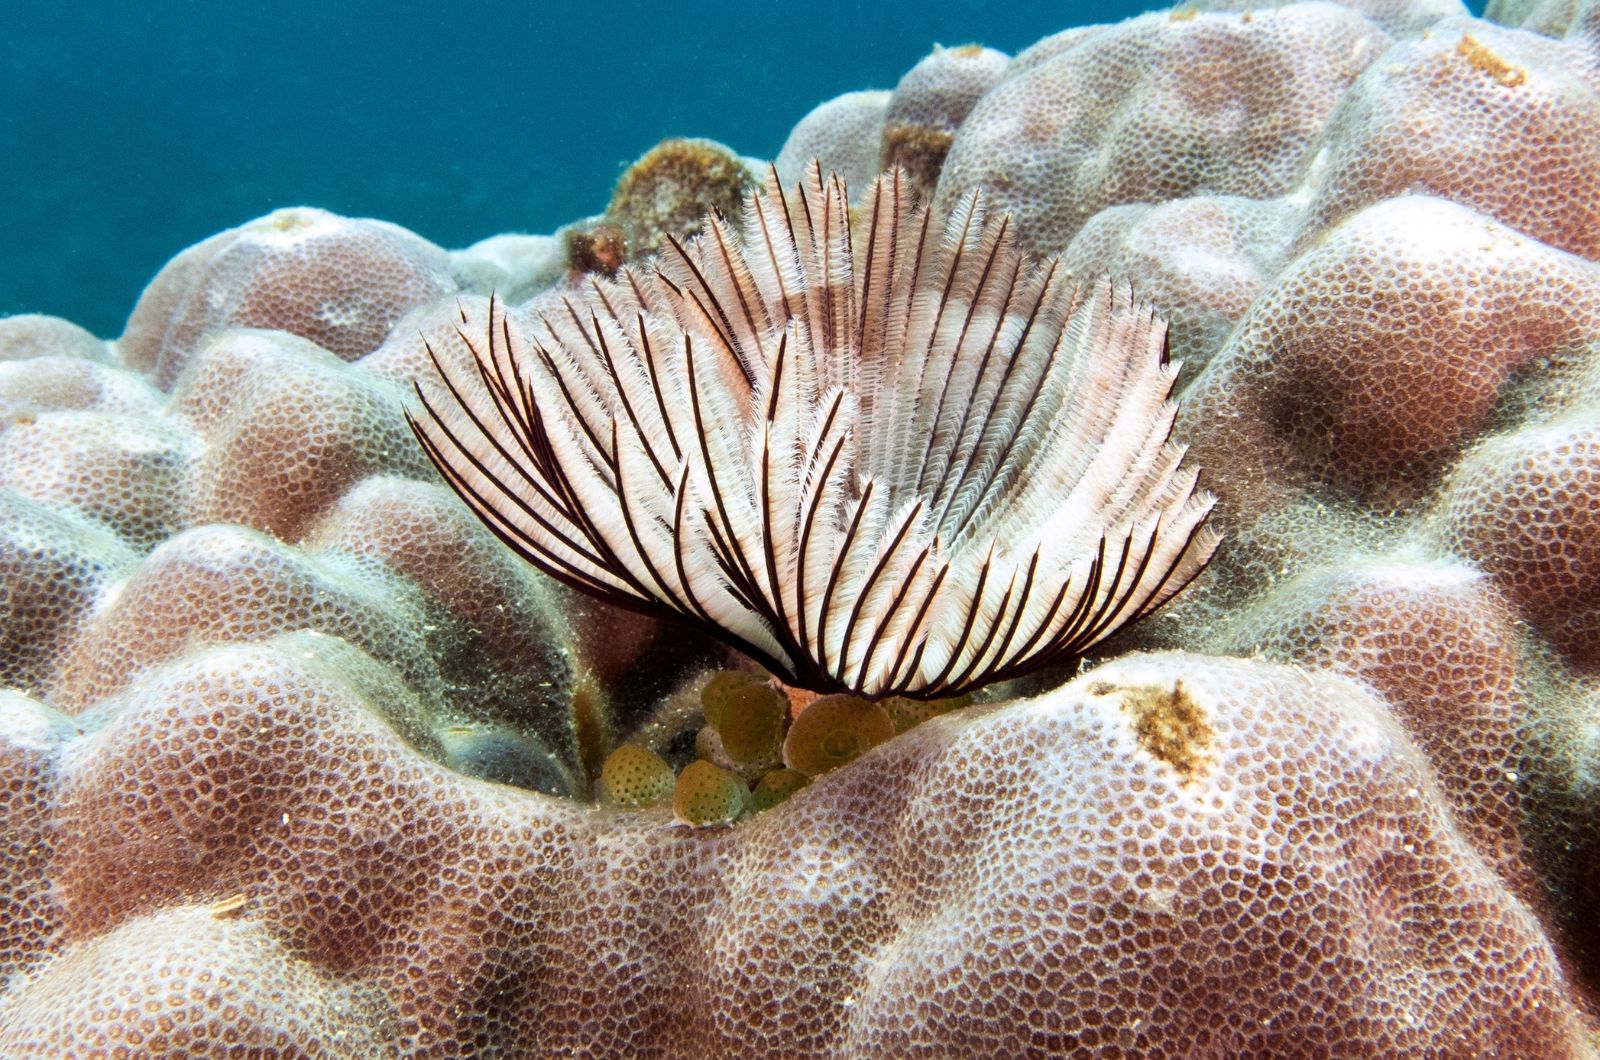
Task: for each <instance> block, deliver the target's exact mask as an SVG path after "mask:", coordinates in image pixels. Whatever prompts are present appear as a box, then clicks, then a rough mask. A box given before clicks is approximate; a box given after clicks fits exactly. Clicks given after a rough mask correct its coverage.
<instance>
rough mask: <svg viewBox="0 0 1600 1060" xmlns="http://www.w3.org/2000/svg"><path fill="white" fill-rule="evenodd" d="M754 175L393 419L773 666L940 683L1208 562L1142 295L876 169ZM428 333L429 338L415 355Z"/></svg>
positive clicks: (874, 692)
mask: <svg viewBox="0 0 1600 1060" xmlns="http://www.w3.org/2000/svg"><path fill="white" fill-rule="evenodd" d="M855 212H856V218H855V222H854V224H852V221H851V208H850V206H849V199H848V195H847V192H846V189H845V187H844V184H843V182H842V181H841V180H840V179H838V178H837V177H834V176H830V177H828V178H827V179H824V178H823V176H822V174H821V171H820V168H819V167H816V166H813V167H812V169H811V172H810V174H809V177H808V178H807V179H806V180H805V181H803V182H802V183H801V184H800V185H799V186H798V187H796V188H795V189H793V190H792V191H791V192H789V193H787V194H785V192H784V191H783V189H782V188H781V186H780V184H779V182H778V179H777V176H776V174H775V173H773V174H771V175H769V178H768V181H767V186H766V187H765V189H764V190H762V191H758V192H756V193H754V194H752V195H751V196H750V198H749V199H748V201H747V203H746V208H745V217H744V223H743V226H742V231H740V230H739V229H736V228H735V227H734V226H733V225H731V224H729V223H728V222H727V221H725V220H724V219H722V218H720V217H717V216H712V217H709V218H708V219H707V221H706V224H705V228H704V231H703V232H702V234H701V235H700V236H698V237H696V238H695V239H693V240H692V241H690V242H688V243H683V242H680V241H677V240H673V241H670V242H669V244H668V245H667V246H666V247H665V248H664V249H663V251H662V253H661V254H660V256H659V257H658V258H657V259H656V260H655V261H654V262H653V263H651V264H650V265H648V266H645V267H638V266H632V267H629V268H625V269H623V270H622V271H621V272H620V273H619V274H618V275H617V276H616V278H615V279H605V278H603V277H599V276H590V277H588V278H586V279H585V281H584V284H585V286H584V289H583V291H582V293H581V294H577V293H572V294H568V295H567V296H565V297H563V298H560V299H557V300H552V301H550V302H548V303H547V304H546V305H545V306H544V311H543V312H540V313H530V314H524V315H521V316H525V317H526V319H519V314H517V313H515V312H511V311H507V310H506V309H505V308H504V307H503V306H497V305H495V304H494V303H492V302H491V305H490V309H489V320H488V321H487V324H486V326H485V327H484V328H483V329H482V330H481V331H480V330H479V329H477V328H476V327H470V326H469V322H468V320H467V319H466V315H465V313H463V314H462V319H461V327H460V328H459V332H460V335H461V338H462V341H464V342H465V343H467V345H468V347H469V348H470V349H471V352H472V354H473V360H474V362H475V364H476V368H477V370H476V373H475V375H474V374H473V373H472V372H471V371H470V370H469V371H467V372H466V373H463V372H462V371H460V370H457V371H455V372H452V371H449V370H447V369H446V368H445V367H444V366H443V362H442V361H441V360H440V358H438V357H437V356H435V357H434V364H435V366H436V367H437V368H438V369H439V372H440V375H441V377H442V380H443V387H442V389H438V388H429V389H427V390H425V389H424V388H423V387H421V386H420V385H419V387H418V394H419V396H420V397H421V400H422V411H421V412H420V413H419V414H417V415H415V416H414V417H413V418H412V426H413V428H414V429H415V431H416V433H417V436H418V438H419V439H420V440H421V442H422V444H423V446H424V447H425V448H426V449H427V452H428V455H429V456H430V457H432V459H433V462H434V463H435V464H436V465H437V466H438V468H439V470H440V471H441V472H442V473H443V475H444V477H445V478H446V480H447V481H448V482H449V483H450V484H451V485H452V486H453V487H454V488H455V489H456V491H457V492H458V493H460V495H461V496H462V497H463V498H464V499H465V500H466V502H467V503H468V504H469V505H470V506H471V507H472V508H473V510H474V511H476V512H477V514H478V515H479V517H480V518H482V519H483V520H484V522H485V523H487V524H488V525H489V526H490V527H491V528H492V529H493V530H494V531H495V532H496V533H497V534H498V535H499V536H500V537H501V539H502V540H504V541H505V542H506V543H507V544H508V545H510V546H511V547H512V548H514V549H515V550H516V551H517V552H519V553H520V554H521V555H522V556H524V557H525V558H526V559H527V560H528V561H529V562H531V563H533V564H535V565H536V566H538V567H540V568H541V569H543V570H545V571H546V572H548V573H549V574H551V575H553V576H554V577H556V578H559V579H560V580H562V581H564V582H566V583H567V584H569V585H572V586H575V587H576V588H578V589H581V590H583V591H585V592H588V593H591V594H593V595H594V596H597V597H599V598H601V599H603V600H606V601H608V602H610V603H613V604H617V605H620V606H623V607H628V608H632V609H635V610H640V611H646V612H650V613H655V614H671V615H676V616H679V617H681V618H683V619H686V620H688V621H689V622H691V623H693V624H696V625H698V626H700V627H702V628H704V629H706V630H707V631H709V632H711V633H712V634H713V635H715V636H717V637H720V638H721V639H722V640H724V641H726V642H727V643H729V644H732V645H734V646H735V647H737V648H739V649H740V650H742V651H744V652H745V653H747V654H748V655H750V656H751V657H753V658H754V659H756V660H757V661H759V662H761V663H762V664H763V665H765V666H767V667H768V668H769V669H771V670H772V671H773V672H774V673H775V674H777V675H779V676H780V677H782V678H783V679H784V680H785V681H788V682H790V683H792V684H797V685H800V686H802V687H806V688H811V689H816V690H819V691H849V692H854V693H857V694H861V695H866V696H884V695H891V694H900V695H909V696H919V697H932V696H949V695H955V694H958V693H961V692H964V691H968V690H971V689H974V688H976V687H978V686H981V685H983V684H986V683H988V682H991V681H995V680H999V679H1003V678H1009V677H1015V676H1017V675H1020V674H1023V673H1026V672H1029V671H1031V670H1035V669H1037V668H1039V667H1043V666H1049V665H1052V664H1056V663H1060V662H1064V661H1067V660H1070V659H1073V658H1075V657H1077V656H1079V655H1081V654H1082V653H1083V652H1084V651H1085V650H1086V649H1087V648H1089V647H1090V646H1091V645H1093V644H1094V643H1096V642H1097V641H1099V640H1101V639H1102V638H1104V637H1105V636H1107V635H1108V634H1109V633H1111V632H1112V631H1113V630H1115V629H1116V628H1117V627H1119V626H1121V625H1123V624H1124V623H1127V622H1130V621H1133V620H1135V619H1138V618H1140V617H1142V616H1144V615H1147V614H1149V613H1150V612H1151V611H1152V610H1154V609H1155V608H1157V607H1159V606H1160V605H1161V604H1162V603H1163V602H1165V601H1166V600H1167V599H1169V598H1170V597H1171V596H1172V595H1173V594H1174V593H1176V592H1178V590H1180V589H1181V588H1182V587H1183V586H1184V585H1185V584H1187V583H1188V582H1189V581H1190V579H1192V578H1193V577H1194V576H1195V574H1197V573H1198V572H1199V570H1200V569H1201V568H1202V567H1203V566H1204V565H1205V563H1206V561H1207V560H1208V559H1209V558H1210V556H1211V553H1212V551H1213V550H1214V548H1215V547H1216V543H1217V535H1216V534H1215V533H1214V532H1213V531H1212V530H1211V529H1209V528H1208V527H1207V526H1206V525H1205V520H1206V516H1207V514H1208V512H1209V511H1210V507H1211V500H1210V497H1209V496H1208V495H1206V494H1204V493H1199V492H1197V491H1196V472H1195V471H1194V470H1193V469H1192V468H1186V467H1184V466H1182V458H1183V450H1182V448H1181V447H1179V446H1177V445H1174V444H1173V443H1171V442H1170V441H1169V435H1170V433H1171V429H1172V424H1173V419H1174V415H1175V406H1174V405H1173V403H1172V402H1171V401H1170V400H1169V395H1170V393H1171V390H1172V386H1173V382H1174V380H1175V378H1176V375H1177V366H1176V365H1175V364H1173V363H1171V362H1170V361H1169V358H1168V357H1167V354H1166V345H1165V337H1166V326H1165V323H1164V322H1163V321H1162V320H1161V319H1159V318H1158V317H1157V316H1156V315H1155V313H1154V312H1153V311H1152V310H1151V309H1149V308H1148V307H1146V306H1144V305H1141V304H1139V303H1138V302H1137V301H1136V300H1135V299H1134V297H1133V294H1132V292H1131V291H1129V290H1128V289H1126V288H1125V287H1122V286H1120V285H1117V284H1113V283H1111V282H1109V281H1099V282H1095V283H1090V284H1078V283H1076V282H1074V281H1073V280H1071V279H1070V278H1069V277H1067V276H1066V275H1065V274H1064V270H1063V269H1061V267H1060V266H1059V264H1058V263H1057V262H1056V261H1054V260H1050V261H1044V262H1033V261H1030V260H1029V259H1027V258H1026V257H1025V256H1024V254H1023V253H1022V252H1021V251H1020V250H1019V249H1018V247H1017V246H1016V244H1015V241H1014V238H1013V229H1012V224H1011V221H1010V218H1009V217H1007V216H1004V215H998V216H988V215H986V214H985V211H984V209H983V203H982V200H981V196H980V195H978V194H976V193H975V194H973V195H971V196H969V197H968V198H966V199H965V200H963V201H962V202H961V203H960V204H959V206H957V207H956V208H955V209H953V210H952V211H951V212H950V213H949V215H948V216H940V214H939V213H938V212H937V211H935V210H934V209H932V208H930V207H929V206H927V205H920V204H915V203H913V196H912V192H911V189H910V186H909V184H908V183H907V181H906V178H905V177H904V176H903V174H901V173H900V172H898V171H891V172H889V173H886V174H884V175H883V176H881V177H880V178H878V180H877V181H876V182H875V183H874V184H873V186H872V188H871V189H870V190H869V191H868V193H867V195H866V197H865V198H864V199H863V201H862V202H861V204H860V206H859V207H858V208H857V209H856V211H855ZM429 353H430V355H432V354H434V353H435V351H433V350H431V349H430V350H429Z"/></svg>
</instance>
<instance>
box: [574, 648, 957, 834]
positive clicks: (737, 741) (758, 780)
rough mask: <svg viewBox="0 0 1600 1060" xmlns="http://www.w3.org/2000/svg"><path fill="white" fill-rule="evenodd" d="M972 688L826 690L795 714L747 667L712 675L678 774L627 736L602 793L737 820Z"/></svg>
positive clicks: (683, 814)
mask: <svg viewBox="0 0 1600 1060" xmlns="http://www.w3.org/2000/svg"><path fill="white" fill-rule="evenodd" d="M970 701H971V697H969V696H959V697H956V698H953V699H940V700H929V701H926V702H923V701H918V700H911V699H905V698H903V697H900V696H891V697H889V698H887V699H883V700H878V701H872V700H867V699H862V698H860V697H858V696H849V695H828V696H822V697H820V698H818V699H815V700H813V701H812V702H810V703H809V704H807V705H806V706H805V707H804V708H803V709H801V710H800V711H799V712H798V713H796V714H794V715H793V717H791V712H790V702H789V697H788V696H787V695H786V694H785V693H784V692H783V691H782V690H780V689H779V688H778V687H776V686H775V685H774V684H773V683H772V682H771V681H768V680H766V679H764V678H762V677H761V676H759V675H757V674H753V673H748V672H746V671H743V670H722V671H719V672H717V673H715V674H713V675H712V676H711V678H710V680H708V681H707V682H706V683H705V687H704V688H703V689H702V690H701V692H700V705H701V707H702V708H703V710H704V712H705V725H704V726H703V727H702V728H701V729H700V732H699V734H698V735H697V736H696V738H695V756H696V757H695V760H694V761H693V762H691V763H690V764H689V765H688V766H686V767H685V768H684V769H683V771H682V772H681V773H678V774H676V775H674V774H673V771H672V766H671V765H670V764H668V762H667V760H666V759H664V758H662V757H661V756H660V755H658V754H656V753H655V752H654V751H651V750H649V749H648V748H646V747H642V746H640V745H638V744H623V745H622V746H621V747H618V748H617V749H616V750H615V751H613V752H612V753H611V755H610V757H608V758H607V759H606V761H605V765H604V766H603V767H602V768H601V770H600V801H601V802H602V803H604V804H605V805H607V806H610V807H613V808H616V809H642V808H645V807H650V806H659V805H661V804H663V803H665V802H666V801H667V800H668V799H669V798H670V799H671V800H672V811H673V815H674V816H675V817H676V818H677V819H678V820H679V821H681V822H683V823H685V824H690V825H696V826H708V825H721V824H732V823H733V822H734V821H737V820H738V819H739V818H740V817H744V816H746V815H748V814H752V813H758V812H760V811H761V810H765V809H768V808H769V807H772V806H776V805H777V804H778V803H780V802H782V801H783V800H784V799H787V798H788V797H789V796H790V795H792V794H794V793H795V792H796V791H799V790H800V789H801V788H803V787H805V786H806V785H807V784H809V783H810V782H811V780H812V778H814V777H818V776H821V775H822V774H824V773H827V772H829V771H830V770H834V769H838V768H839V767H840V766H842V765H844V764H845V763H846V762H849V761H851V760H852V759H855V758H858V757H859V756H861V755H862V754H865V753H866V752H867V751H869V750H871V749H872V748H874V747H876V746H877V745H878V744H880V743H883V742H884V741H886V740H888V739H890V738H891V737H893V736H895V735H896V734H898V733H902V732H905V731H906V730H907V729H910V728H912V727H913V726H915V725H918V724H920V723H922V722H924V721H926V720H928V719H929V718H931V717H934V716H936V715H939V714H943V713H945V712H946V711H949V710H954V709H956V708H958V707H963V706H966V705H967V703H969V702H970Z"/></svg>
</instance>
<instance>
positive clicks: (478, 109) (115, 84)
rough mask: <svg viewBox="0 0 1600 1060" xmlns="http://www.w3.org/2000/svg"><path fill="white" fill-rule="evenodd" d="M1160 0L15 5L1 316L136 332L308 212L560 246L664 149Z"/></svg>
mask: <svg viewBox="0 0 1600 1060" xmlns="http://www.w3.org/2000/svg"><path fill="white" fill-rule="evenodd" d="M1143 7H1144V5H1143V4H1139V3H1120V2H1116V0H1106V2H1104V3H1100V4H1098V5H1096V6H1092V7H1090V6H1080V5H1068V4H1061V3H1059V2H1055V3H1052V2H1045V0H1016V2H1013V3H1009V4H1006V5H1004V6H1003V7H1002V6H999V5H992V4H989V3H983V2H980V0H929V2H926V3H922V4H918V5H915V6H911V5H901V4H869V3H850V2H843V0H821V2H812V3H808V4H803V5H796V4H787V3H778V2H774V0H758V2H745V3H726V2H724V3H703V4H697V5H671V4H601V3H573V2H566V0H561V2H543V3H532V4H530V3H507V2H504V0H496V2H484V3H477V4H471V5H420V4H394V3H386V2H379V0H334V2H308V0H280V2H278V3H276V4H273V5H271V6H270V8H269V6H268V5H264V4H242V3H232V4H230V3H215V2H209V3H208V2H198V0H146V2H144V3H140V4H136V5H126V6H124V5H113V4H77V5H72V4H55V3H47V2H40V0H11V2H10V3H8V4H7V5H6V9H7V13H6V16H5V23H6V27H5V28H6V32H5V38H4V41H3V42H0V53H3V55H4V62H3V63H0V159H4V160H5V161H4V165H3V166H0V314H5V313H18V312H37V313H53V314H57V315H60V316H65V317H67V318H69V319H71V320H74V321H76V322H78V323H80V324H82V325H84V326H85V327H87V328H89V329H90V330H92V331H94V332H96V333H97V334H100V335H104V336H114V335H116V334H118V333H119V332H120V331H121V330H122V324H123V322H124V321H125V320H126V318H127V314H128V312H129V310H130V309H131V308H132V307H133V303H134V300H135V299H136V298H137V297H138V294H139V291H140V290H141V289H142V288H143V286H144V284H145V283H146V282H147V281H148V280H149V279H150V277H151V276H153V275H154V274H155V272H156V270H157V269H159V268H160V267H161V265H162V264H163V263H164V262H165V261H166V260H167V259H168V258H170V257H171V256H172V255H173V254H174V253H176V252H177V251H179V250H181V249H182V248H184V247H185V246H188V245H190V244H191V243H194V242H196V241H198V240H199V239H202V238H204V237H205V236H207V235H209V234H211V233H213V232H216V231H219V230H221V229H223V228H227V227H230V226H232V225H236V224H239V223H240V222H243V221H246V220H249V219H250V218H253V217H257V216H260V215H261V214H264V213H266V212H268V211H269V210H272V209H274V208H276V207H279V206H287V205H293V204H299V203H307V204H311V205H316V206H324V207H327V208H329V209H332V210H335V211H338V212H340V213H345V214H351V215H360V216H373V217H382V218H385V219H387V220H391V221H395V222H398V223H399V224H402V225H405V226H406V227H408V228H411V229H413V230H415V231H417V232H418V233H420V234H422V235H423V236H426V237H427V238H429V239H432V240H434V241H435V242H438V243H441V244H443V245H445V246H464V245H466V244H468V243H471V242H474V241H475V240H478V239H480V238H482V237H484V236H487V235H491V234H493V233H496V232H501V231H531V232H547V231H550V230H552V229H554V228H556V227H557V226H559V225H561V224H563V223H565V222H567V221H569V220H572V219H574V218H577V217H580V216H584V215H587V214H591V213H596V212H598V211H600V210H601V209H603V208H604V206H605V203H606V199H607V198H608V196H609V192H610V188H611V185H612V183H613V182H614V181H615V180H616V178H617V176H618V175H619V174H620V172H621V170H622V168H623V167H624V166H625V165H626V164H627V163H628V162H630V161H632V160H633V159H634V158H637V157H638V156H639V155H641V154H643V153H644V152H645V151H646V150H648V149H649V148H650V147H651V146H652V145H654V144H655V143H656V142H657V141H659V140H660V139H662V138H663V137H666V136H707V137H711V138H712V139H716V140H721V141H723V142H724V143H726V144H728V145H729V146H731V147H733V148H735V149H736V150H738V151H740V152H742V153H745V154H749V155H754V156H758V157H771V156H772V155H774V154H776V153H777V150H778V148H779V146H780V145H781V144H782V143H783V139H784V137H785V136H786V135H787V133H788V131H789V129H790V127H791V126H792V125H793V124H794V123H795V122H796V121H798V120H799V119H800V118H801V117H802V116H803V115H804V114H805V113H806V112H807V111H808V110H810V109H811V108H812V107H813V106H815V105H816V104H818V103H820V102H822V101H823V100H825V99H828V98H830V97H832V96H834V95H837V94H838V93H840V92H844V91H848V90H851V89H857V88H892V87H893V86H894V84H895V82H896V81H897V80H898V79H899V77H900V75H901V74H902V73H904V72H905V71H906V70H908V69H909V68H910V67H911V66H912V65H913V64H915V63H916V62H917V60H918V59H920V58H921V57H922V56H923V55H924V54H926V53H927V52H928V50H929V49H930V48H931V47H932V46H933V45H934V44H935V43H940V44H946V45H956V44H964V43H968V42H972V41H977V42H979V43H983V44H988V45H991V46H993V47H996V48H1000V49H1001V50H1003V51H1007V52H1012V53H1014V52H1016V51H1018V50H1020V49H1022V48H1024V47H1026V46H1027V45H1029V44H1031V43H1032V42H1034V41H1036V40H1038V39H1039V38H1040V37H1043V36H1045V35H1047V34H1049V33H1053V32H1055V31H1056V30H1060V29H1064V28H1066V27H1068V26H1071V25H1080V24H1084V23H1088V22H1105V21H1114V20H1117V19H1121V18H1125V17H1127V16H1129V15H1132V14H1136V13H1138V12H1139V11H1140V10H1142V9H1143Z"/></svg>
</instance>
